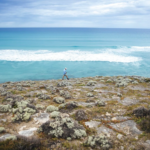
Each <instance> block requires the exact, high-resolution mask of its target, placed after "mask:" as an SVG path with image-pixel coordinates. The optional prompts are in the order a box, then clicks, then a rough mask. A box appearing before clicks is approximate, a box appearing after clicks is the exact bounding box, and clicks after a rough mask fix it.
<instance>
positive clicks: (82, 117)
mask: <svg viewBox="0 0 150 150" xmlns="http://www.w3.org/2000/svg"><path fill="white" fill-rule="evenodd" d="M75 119H76V120H78V121H81V120H87V119H88V116H87V114H86V113H85V111H84V110H78V111H77V112H76V113H75Z"/></svg>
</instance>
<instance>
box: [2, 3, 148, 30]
mask: <svg viewBox="0 0 150 150" xmlns="http://www.w3.org/2000/svg"><path fill="white" fill-rule="evenodd" d="M0 27H94V28H150V0H83V1H82V0H0Z"/></svg>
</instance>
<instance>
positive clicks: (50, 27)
mask: <svg viewBox="0 0 150 150" xmlns="http://www.w3.org/2000/svg"><path fill="white" fill-rule="evenodd" d="M2 28H95V29H150V28H122V27H119V28H116V27H113V28H109V27H108V28H106V27H0V29H2Z"/></svg>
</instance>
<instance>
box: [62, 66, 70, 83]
mask: <svg viewBox="0 0 150 150" xmlns="http://www.w3.org/2000/svg"><path fill="white" fill-rule="evenodd" d="M64 76H66V78H67V80H69V78H68V76H67V68H65V69H64V71H63V77H62V80H64Z"/></svg>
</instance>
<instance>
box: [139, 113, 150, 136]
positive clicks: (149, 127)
mask: <svg viewBox="0 0 150 150" xmlns="http://www.w3.org/2000/svg"><path fill="white" fill-rule="evenodd" d="M139 125H140V127H141V129H142V130H143V131H146V132H148V133H150V116H147V117H145V118H143V119H142V121H141V122H140V123H139Z"/></svg>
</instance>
